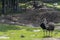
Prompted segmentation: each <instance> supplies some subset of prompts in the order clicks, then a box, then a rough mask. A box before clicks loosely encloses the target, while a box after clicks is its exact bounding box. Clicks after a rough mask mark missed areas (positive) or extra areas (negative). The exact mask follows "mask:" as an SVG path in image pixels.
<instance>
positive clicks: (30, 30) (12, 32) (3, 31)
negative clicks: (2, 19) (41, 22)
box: [0, 24, 60, 40]
mask: <svg viewBox="0 0 60 40" xmlns="http://www.w3.org/2000/svg"><path fill="white" fill-rule="evenodd" d="M48 35H49V34H48ZM56 38H57V39H59V38H60V31H59V30H55V31H54V33H53V34H52V39H56ZM41 39H43V40H44V32H43V31H42V29H41V28H40V27H28V26H18V25H8V24H0V40H41ZM45 39H49V40H50V39H51V38H45ZM52 39H51V40H52Z"/></svg>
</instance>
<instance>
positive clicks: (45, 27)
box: [40, 18, 54, 36]
mask: <svg viewBox="0 0 60 40" xmlns="http://www.w3.org/2000/svg"><path fill="white" fill-rule="evenodd" d="M43 20H44V21H43V22H42V23H41V24H40V27H41V28H42V29H43V32H45V31H46V33H47V31H49V36H50V33H52V32H53V31H54V22H49V23H47V20H46V18H44V19H43ZM44 35H45V34H44ZM51 36H52V35H51Z"/></svg>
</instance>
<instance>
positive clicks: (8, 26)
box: [0, 24, 20, 32]
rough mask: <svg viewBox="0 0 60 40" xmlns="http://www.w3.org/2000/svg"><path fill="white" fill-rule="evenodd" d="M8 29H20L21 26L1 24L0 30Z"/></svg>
mask: <svg viewBox="0 0 60 40" xmlns="http://www.w3.org/2000/svg"><path fill="white" fill-rule="evenodd" d="M8 30H20V27H18V26H16V25H8V24H0V31H1V32H5V31H8Z"/></svg>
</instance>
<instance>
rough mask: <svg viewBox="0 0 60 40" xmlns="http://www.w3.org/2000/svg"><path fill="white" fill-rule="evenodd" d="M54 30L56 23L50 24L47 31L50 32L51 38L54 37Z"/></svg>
mask: <svg viewBox="0 0 60 40" xmlns="http://www.w3.org/2000/svg"><path fill="white" fill-rule="evenodd" d="M54 28H55V25H54V22H49V23H48V27H47V28H46V30H47V31H49V35H50V36H52V35H51V34H53V33H52V32H53V31H54Z"/></svg>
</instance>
